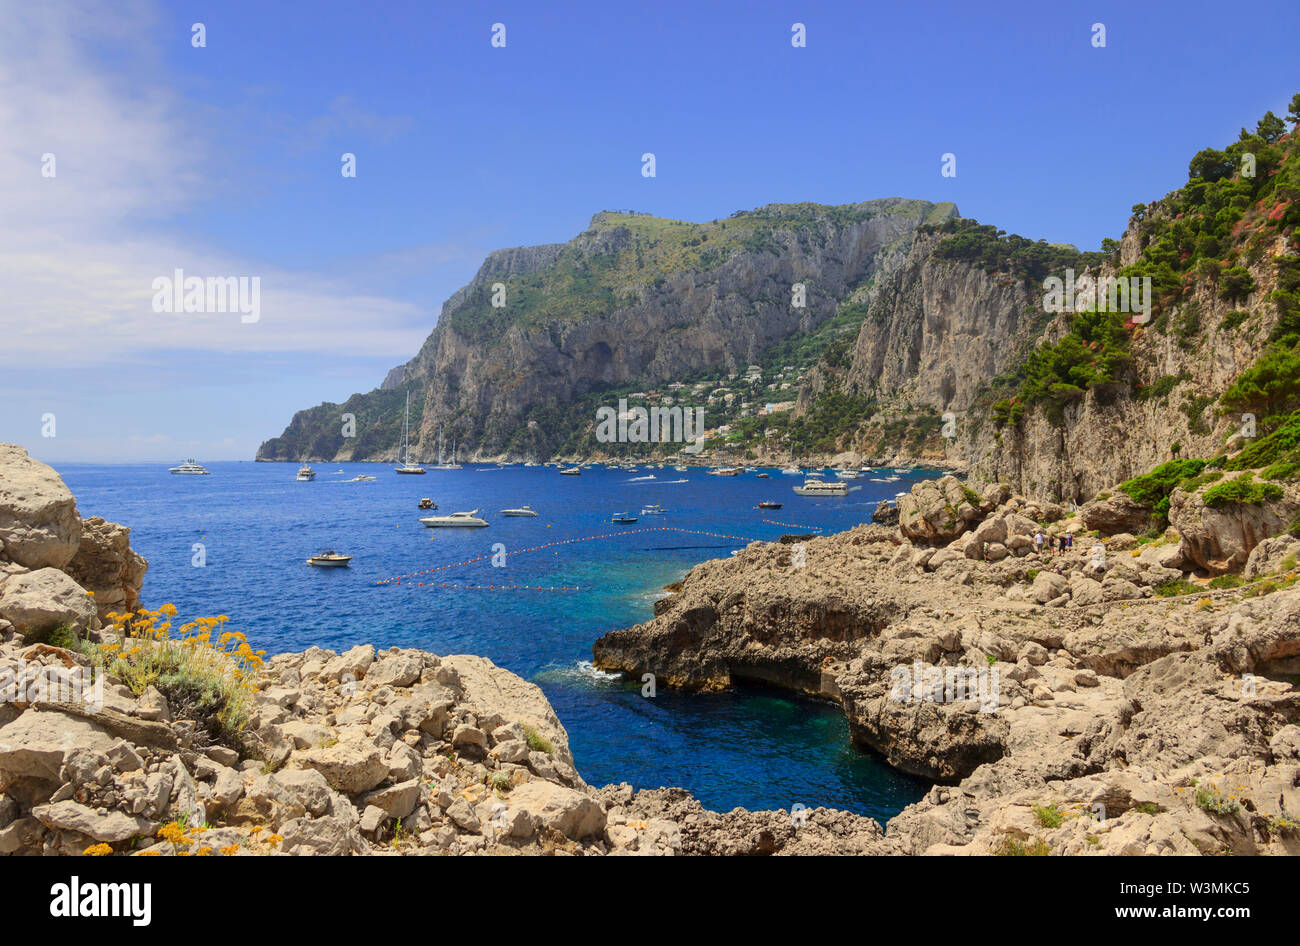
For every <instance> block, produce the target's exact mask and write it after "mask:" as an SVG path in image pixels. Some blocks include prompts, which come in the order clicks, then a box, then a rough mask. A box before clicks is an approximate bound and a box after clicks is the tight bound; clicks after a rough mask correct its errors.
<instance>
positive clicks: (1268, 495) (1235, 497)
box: [1201, 473, 1282, 509]
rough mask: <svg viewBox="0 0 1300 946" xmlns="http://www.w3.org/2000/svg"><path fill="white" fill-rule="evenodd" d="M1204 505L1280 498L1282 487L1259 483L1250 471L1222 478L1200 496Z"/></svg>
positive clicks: (1215, 506) (1243, 502)
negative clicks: (1232, 477) (1226, 478)
mask: <svg viewBox="0 0 1300 946" xmlns="http://www.w3.org/2000/svg"><path fill="white" fill-rule="evenodd" d="M1201 498H1202V499H1203V500H1204V501H1205V505H1207V506H1210V507H1212V508H1214V509H1221V508H1223V507H1224V506H1230V505H1233V504H1234V503H1235V504H1255V505H1257V504H1259V503H1264V502H1269V501H1273V500H1278V499H1281V498H1282V487H1280V486H1278V485H1276V484H1274V483H1259V482H1256V481H1255V478H1254V476H1253V475H1252V474H1250V473H1243V474H1242V475H1241V476H1238V477H1237V478H1236V479H1231V480H1224V481H1223V482H1222V483H1219V484H1218V485H1217V486H1212V487H1210V488H1209V489H1207V490H1206V491H1205V494H1204V496H1202V497H1201Z"/></svg>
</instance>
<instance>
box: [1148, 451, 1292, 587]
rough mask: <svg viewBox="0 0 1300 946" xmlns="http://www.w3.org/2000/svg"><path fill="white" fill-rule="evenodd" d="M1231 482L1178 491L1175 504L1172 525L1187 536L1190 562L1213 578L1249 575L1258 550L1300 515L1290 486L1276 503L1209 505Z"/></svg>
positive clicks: (1183, 545)
mask: <svg viewBox="0 0 1300 946" xmlns="http://www.w3.org/2000/svg"><path fill="white" fill-rule="evenodd" d="M1239 475H1241V474H1239ZM1225 482H1228V480H1226V479H1224V480H1219V481H1218V482H1216V483H1209V484H1205V485H1203V486H1201V487H1199V488H1198V489H1196V490H1193V491H1192V492H1187V491H1186V490H1182V489H1175V490H1174V491H1173V494H1172V495H1171V496H1170V498H1169V522H1170V524H1171V525H1172V526H1173V527H1174V528H1175V529H1177V530H1178V533H1179V535H1180V536H1182V542H1181V544H1180V546H1179V548H1180V550H1181V551H1182V554H1183V556H1184V558H1186V559H1187V561H1189V562H1192V563H1194V564H1195V565H1196V567H1198V568H1200V569H1203V570H1205V571H1206V572H1208V573H1209V574H1211V575H1226V574H1228V573H1230V572H1238V571H1241V570H1242V569H1244V568H1245V566H1246V562H1247V560H1248V559H1249V558H1250V553H1251V552H1252V551H1254V549H1255V546H1257V545H1259V543H1260V542H1262V541H1264V540H1265V539H1268V538H1272V537H1273V536H1277V535H1281V534H1283V533H1285V532H1286V531H1287V529H1288V528H1289V527H1290V524H1291V522H1292V520H1293V519H1294V518H1295V516H1296V513H1297V512H1300V489H1297V487H1296V486H1295V485H1293V484H1287V485H1286V486H1285V487H1284V490H1285V491H1284V493H1283V495H1282V498H1281V499H1278V500H1276V501H1265V502H1259V503H1228V504H1227V505H1224V506H1209V505H1206V503H1205V494H1206V492H1208V491H1209V490H1210V489H1213V488H1214V487H1216V486H1219V485H1221V484H1222V483H1225Z"/></svg>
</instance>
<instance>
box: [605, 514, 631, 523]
mask: <svg viewBox="0 0 1300 946" xmlns="http://www.w3.org/2000/svg"><path fill="white" fill-rule="evenodd" d="M609 521H610V522H636V516H630V515H628V514H627V513H625V512H616V513H614V515H613V516H611V517H610V519H609Z"/></svg>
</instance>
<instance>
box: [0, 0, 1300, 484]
mask: <svg viewBox="0 0 1300 946" xmlns="http://www.w3.org/2000/svg"><path fill="white" fill-rule="evenodd" d="M0 11H2V12H3V21H4V22H5V23H6V31H5V34H4V36H3V37H0V102H4V103H5V107H3V108H0V206H4V207H6V212H5V214H4V215H3V219H0V290H3V291H0V440H7V441H15V442H18V443H22V444H24V445H25V446H27V447H28V448H29V449H30V450H31V451H32V452H33V453H34V454H35V455H37V456H39V457H42V458H43V459H47V460H50V461H51V462H58V461H67V460H98V461H114V460H122V461H134V460H148V461H156V460H175V459H177V458H180V457H181V456H190V455H193V456H197V457H199V458H201V459H210V460H218V459H241V458H251V457H252V454H253V452H254V450H255V449H256V447H257V444H258V443H260V442H261V441H262V440H263V439H265V438H267V437H270V436H273V435H275V434H277V433H279V432H280V430H281V429H282V428H283V427H284V425H285V424H286V423H287V422H288V420H289V418H290V417H291V415H292V413H293V411H294V410H296V409H299V408H303V407H307V406H311V405H313V404H316V403H319V402H320V401H322V400H335V401H339V400H343V399H344V398H346V397H347V396H348V395H349V394H351V393H353V392H355V391H359V390H369V389H371V388H373V387H374V386H375V385H377V384H378V383H379V381H380V380H381V379H382V378H383V375H384V373H385V372H386V371H387V370H388V368H390V367H392V366H393V365H396V364H400V363H402V362H404V361H406V360H407V359H408V358H410V357H411V356H412V355H413V354H414V353H415V352H416V350H417V349H418V347H419V345H420V344H421V342H422V341H423V339H424V337H425V336H426V335H427V333H428V331H429V330H430V329H431V328H432V327H433V324H434V323H435V321H436V318H437V313H438V311H439V309H440V307H441V304H442V301H443V300H444V299H445V298H446V297H447V296H448V295H450V294H451V293H452V292H454V291H455V290H456V289H457V288H458V287H460V286H462V285H464V284H465V283H466V282H467V281H468V280H469V279H470V278H471V276H472V275H473V273H474V271H475V270H476V269H477V267H478V264H479V262H480V261H481V260H482V258H483V256H484V255H485V254H486V253H487V252H488V251H490V250H492V249H495V248H498V247H504V246H518V245H523V244H532V243H546V242H560V241H565V240H568V239H569V238H571V237H572V236H574V235H575V234H577V233H578V232H580V231H581V230H583V229H584V228H585V227H586V224H587V222H588V221H589V219H590V217H591V215H592V214H593V213H594V212H596V211H598V210H602V209H636V210H640V211H645V212H649V213H654V214H658V215H662V216H668V217H677V218H683V219H692V220H708V219H713V218H716V217H723V216H726V215H728V214H730V213H731V212H733V211H735V210H737V209H745V208H752V207H756V206H760V205H762V204H766V203H771V202H777V201H797V200H815V201H821V202H825V203H848V202H853V201H860V200H868V199H871V198H876V197H888V196H903V197H916V198H924V199H928V200H936V201H937V200H953V201H956V203H957V205H958V207H959V208H960V209H961V212H962V213H963V214H964V215H966V216H971V217H976V218H978V219H980V220H982V221H984V222H987V223H993V224H996V225H997V226H999V227H1002V228H1004V229H1006V230H1009V231H1015V232H1019V233H1022V234H1024V235H1026V236H1029V237H1032V238H1035V239H1037V238H1040V237H1041V238H1045V239H1047V240H1050V241H1053V242H1070V243H1075V244H1076V245H1079V246H1080V247H1083V248H1096V247H1097V246H1098V244H1099V243H1100V241H1101V239H1102V238H1103V237H1106V236H1113V237H1118V236H1119V234H1120V232H1121V230H1122V229H1123V226H1124V224H1125V222H1126V219H1127V214H1128V208H1129V207H1130V206H1131V205H1132V204H1133V203H1135V202H1137V201H1140V200H1149V199H1153V198H1156V197H1159V196H1161V195H1163V194H1164V193H1166V192H1167V191H1168V190H1170V189H1171V188H1173V187H1174V186H1176V185H1177V184H1178V183H1179V182H1180V181H1181V180H1182V179H1183V177H1184V175H1185V172H1186V166H1187V161H1188V159H1189V158H1190V157H1191V156H1192V154H1194V153H1195V152H1196V151H1197V150H1199V149H1200V148H1202V147H1205V146H1207V145H1223V144H1226V143H1227V142H1228V141H1230V140H1232V139H1233V138H1234V137H1235V135H1236V132H1237V129H1238V128H1240V127H1241V126H1242V125H1249V126H1251V127H1253V125H1254V122H1255V121H1256V119H1257V118H1258V117H1259V116H1260V115H1262V114H1263V112H1264V111H1265V110H1266V109H1269V108H1272V109H1273V110H1274V111H1277V112H1279V113H1282V112H1284V111H1285V106H1286V103H1287V101H1288V100H1289V99H1290V97H1291V95H1292V94H1293V93H1294V92H1296V91H1300V69H1297V68H1296V67H1297V65H1298V64H1300V56H1298V55H1297V54H1296V52H1295V36H1297V35H1300V7H1297V5H1296V4H1295V3H1294V2H1277V3H1270V2H1263V3H1257V4H1252V5H1251V6H1250V7H1249V10H1248V11H1246V10H1245V9H1244V8H1243V10H1242V11H1237V12H1236V13H1227V14H1225V12H1224V11H1223V8H1222V7H1221V6H1220V5H1214V4H1210V3H1182V2H1180V3H1163V2H1161V3H1145V4H1132V3H1109V2H1087V3H1083V2H1065V3H1054V4H1039V3H1002V4H997V3H992V4H976V3H956V2H948V3H937V2H936V3H909V4H891V5H884V4H864V3H851V2H835V3H814V2H805V0H800V2H794V3H765V2H746V3H672V2H655V3H647V4H631V3H610V2H608V0H607V2H593V3H567V4H566V3H554V4H537V3H535V2H534V3H493V4H476V3H463V4H454V5H453V4H438V3H429V2H420V3H398V2H392V3H374V4H356V3H330V2H323V3H322V2H312V3H301V4H300V3H266V2H264V0H263V2H257V3H244V2H222V3H161V4H158V3H148V2H144V0H125V2H121V3H112V4H108V3H105V4H102V5H96V4H93V3H90V4H76V5H75V6H73V5H65V4H63V3H59V2H50V3H42V4H30V3H27V2H24V0H3V2H0ZM195 22H202V23H203V24H204V26H205V27H206V42H207V45H206V47H204V48H194V47H193V46H192V45H191V24H193V23H195ZM497 22H500V23H504V24H505V27H506V47H505V48H503V49H499V48H493V47H492V46H491V44H490V42H489V40H490V36H491V27H492V24H493V23H497ZM796 22H801V23H804V24H805V25H806V29H807V47H806V48H802V49H796V48H793V47H792V46H791V44H790V36H791V25H792V24H793V23H796ZM1098 22H1100V23H1102V24H1104V25H1105V28H1106V47H1105V48H1094V47H1093V45H1092V43H1091V37H1092V32H1091V27H1092V24H1094V23H1098ZM647 151H648V152H653V153H654V154H655V155H656V159H657V177H655V178H654V179H650V180H647V179H645V178H643V177H642V176H641V174H640V157H641V155H642V154H643V153H644V152H647ZM344 152H351V153H353V154H355V155H356V158H357V177H356V178H355V179H345V178H343V177H342V176H341V174H340V173H339V172H340V156H341V155H342V154H343V153H344ZM945 152H951V153H953V154H955V155H956V156H957V171H958V173H957V177H956V178H955V179H952V178H944V177H942V176H941V175H940V157H941V155H943V154H944V153H945ZM45 153H53V154H55V155H56V158H57V174H56V176H55V177H54V178H42V177H41V176H40V166H41V156H42V155H43V154H45ZM175 267H181V268H183V269H185V270H186V271H187V272H188V273H191V274H200V275H260V277H261V281H262V286H263V299H262V315H261V319H260V321H259V322H258V323H256V324H254V325H245V324H241V323H240V321H239V319H238V317H237V316H230V315H221V314H206V315H203V316H194V317H191V318H188V319H187V318H183V317H178V316H175V315H165V314H158V313H155V312H153V311H152V309H151V307H150V299H151V295H152V292H151V288H150V285H151V280H152V279H153V278H154V277H155V276H159V275H164V274H170V273H171V272H172V270H173V269H174V268H175ZM47 413H53V414H54V415H55V418H56V436H54V437H53V438H46V437H42V436H41V429H42V417H43V415H45V414H47Z"/></svg>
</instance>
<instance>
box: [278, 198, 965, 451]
mask: <svg viewBox="0 0 1300 946" xmlns="http://www.w3.org/2000/svg"><path fill="white" fill-rule="evenodd" d="M955 214H956V208H955V207H953V206H952V205H951V204H930V203H926V202H924V201H910V200H897V199H891V200H880V201H871V202H868V203H863V204H853V205H848V206H842V207H824V206H820V205H815V204H792V205H772V206H768V207H763V208H760V209H758V210H755V211H752V212H740V213H737V214H734V215H732V216H731V217H729V218H727V219H726V220H722V221H714V222H712V223H705V224H693V223H684V222H680V221H671V220H662V219H659V218H655V217H649V216H645V215H638V214H624V213H600V214H597V215H596V216H595V217H593V218H592V222H591V226H590V228H589V229H588V230H586V231H585V232H584V233H582V234H580V235H579V236H578V237H576V238H574V239H573V240H572V241H570V242H569V243H566V244H553V245H548V246H539V247H521V248H517V249H511V250H501V251H497V252H494V253H492V254H491V255H490V256H489V257H488V258H487V260H486V261H485V262H484V263H483V266H482V267H481V268H480V270H479V272H478V273H477V275H476V276H475V277H474V279H473V281H472V282H471V283H470V284H469V285H468V286H466V287H464V288H463V289H461V290H459V291H458V292H457V293H455V294H454V295H453V296H452V297H451V298H450V299H448V300H447V302H446V303H445V304H444V305H443V308H442V314H441V316H440V318H439V320H438V325H437V327H436V328H435V329H434V331H433V332H432V334H431V335H430V336H429V338H428V340H427V341H426V342H425V344H424V346H423V347H422V348H421V350H420V352H419V353H418V354H417V355H416V357H415V358H414V359H412V360H411V361H410V362H408V363H407V364H405V365H403V366H401V367H399V368H396V369H394V370H393V371H392V372H390V373H389V375H388V377H387V378H385V380H384V383H383V385H382V387H381V388H380V389H379V390H377V391H375V392H371V394H368V395H356V396H354V397H353V398H352V399H350V400H349V401H347V402H345V403H344V404H342V405H333V404H325V405H321V406H320V407H317V408H312V409H311V410H309V411H303V412H300V413H299V414H297V415H296V416H295V417H294V419H293V421H292V422H291V423H290V425H289V427H288V428H287V429H286V430H285V432H284V433H283V434H282V435H281V436H280V437H277V438H275V439H273V440H270V441H268V442H267V443H265V444H263V445H262V447H261V448H260V449H259V451H258V457H259V458H260V459H338V460H347V459H392V458H394V457H395V456H396V454H397V451H398V449H399V443H400V431H401V403H402V400H401V399H402V396H403V395H402V392H401V391H398V390H397V389H398V388H399V387H401V388H403V389H406V388H409V389H410V390H411V391H412V393H413V395H414V404H415V406H414V408H413V414H415V419H414V420H413V423H415V434H414V435H413V437H412V441H413V443H414V444H415V450H414V452H415V454H416V456H418V457H419V458H420V459H422V460H428V459H430V458H432V457H433V456H434V454H435V453H436V449H437V436H438V431H439V429H440V428H441V429H442V430H443V432H444V437H445V440H446V441H447V445H448V449H450V443H451V441H452V440H453V439H456V440H457V441H458V442H459V443H460V444H461V445H462V446H463V447H464V448H465V450H466V452H467V453H469V454H472V455H479V456H498V455H511V456H515V457H524V456H527V457H545V456H549V455H551V454H552V453H553V452H554V451H555V450H557V449H558V448H560V447H562V446H566V445H567V446H569V447H570V448H572V447H573V446H574V438H575V436H578V435H582V436H581V443H582V444H583V445H584V446H585V447H586V448H587V449H590V448H592V447H594V446H595V442H594V440H592V438H591V436H590V434H591V430H592V429H593V428H594V410H591V409H590V408H592V407H593V405H594V403H595V401H594V400H593V398H597V397H599V396H600V395H601V393H602V392H614V391H619V390H631V389H632V388H631V386H636V385H644V386H647V387H652V386H654V385H657V384H662V383H664V382H670V381H678V380H693V379H694V378H696V377H701V376H707V375H708V374H709V373H713V375H714V376H717V375H719V374H720V375H722V376H725V375H726V374H728V373H732V372H737V371H739V372H742V373H743V372H744V371H745V368H746V366H747V365H748V364H750V363H752V362H755V361H758V360H759V359H760V358H761V357H762V356H763V355H764V353H765V352H767V351H768V350H769V349H771V348H772V347H773V346H774V345H775V344H776V343H778V342H783V341H788V340H790V339H791V338H794V337H800V336H804V335H807V334H809V333H811V332H813V331H815V330H816V329H817V328H818V327H819V326H821V325H823V324H825V323H826V322H828V321H829V320H830V319H832V318H834V317H835V316H836V314H837V313H838V312H839V309H840V306H841V303H843V302H844V301H845V300H847V299H848V298H850V297H851V296H852V295H853V294H854V293H856V292H860V291H862V290H864V289H869V286H870V284H871V282H872V280H873V277H875V276H876V274H877V273H878V272H880V271H881V270H882V269H887V268H888V267H889V266H891V265H893V264H895V263H897V262H899V261H901V260H902V258H903V256H904V254H905V252H906V249H907V247H908V245H909V243H910V240H911V237H912V234H913V232H914V231H915V229H916V227H917V226H919V225H920V224H922V223H925V222H927V221H931V222H933V221H940V220H944V219H947V218H949V217H951V216H953V215H955ZM796 284H801V285H802V286H803V293H802V296H801V297H800V298H799V299H798V300H797V301H796V297H795V293H796V291H797V290H796V288H795V287H796ZM345 412H347V413H352V414H353V415H354V416H355V417H356V419H357V427H358V429H357V434H356V437H354V438H349V437H345V436H344V435H343V434H342V423H343V422H342V420H341V419H340V415H341V414H342V413H345Z"/></svg>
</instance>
